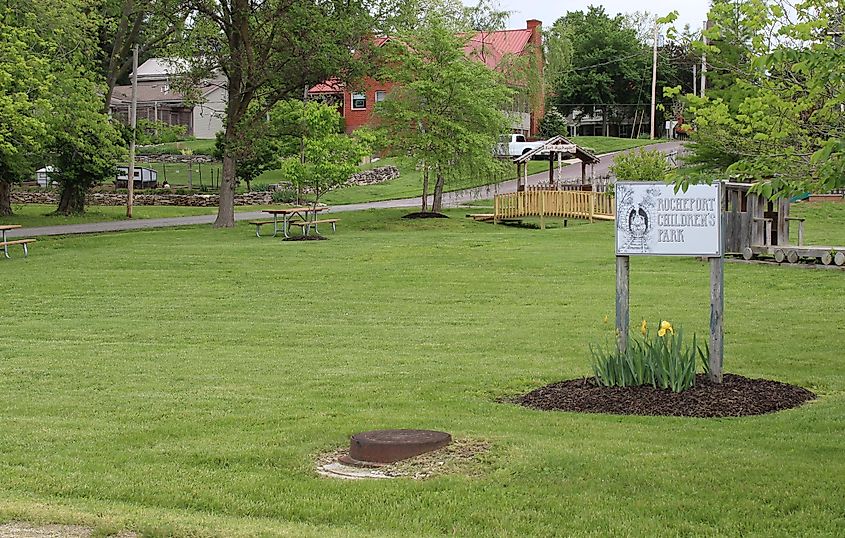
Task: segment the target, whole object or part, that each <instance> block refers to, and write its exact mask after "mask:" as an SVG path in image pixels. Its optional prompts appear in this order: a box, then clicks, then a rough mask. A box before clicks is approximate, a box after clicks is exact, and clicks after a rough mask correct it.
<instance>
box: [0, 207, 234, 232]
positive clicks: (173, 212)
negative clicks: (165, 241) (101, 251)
mask: <svg viewBox="0 0 845 538" xmlns="http://www.w3.org/2000/svg"><path fill="white" fill-rule="evenodd" d="M12 211H13V213H14V214H13V215H12V216H11V217H2V216H0V224H20V225H21V226H23V227H26V228H31V227H35V226H61V225H63V224H84V223H88V222H105V221H111V220H126V206H87V207H86V208H85V213H83V214H81V215H56V214H55V211H56V206H55V205H46V204H12ZM215 213H217V208H216V207H179V206H134V207H133V208H132V218H133V219H158V218H165V217H187V216H191V215H212V214H215Z"/></svg>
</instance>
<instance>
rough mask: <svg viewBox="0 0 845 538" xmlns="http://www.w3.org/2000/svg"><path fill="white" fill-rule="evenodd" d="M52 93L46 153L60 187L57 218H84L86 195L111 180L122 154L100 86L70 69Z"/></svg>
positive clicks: (58, 79) (58, 80)
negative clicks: (50, 134) (69, 216)
mask: <svg viewBox="0 0 845 538" xmlns="http://www.w3.org/2000/svg"><path fill="white" fill-rule="evenodd" d="M55 89H56V93H55V95H54V97H53V105H54V111H53V118H52V120H51V122H50V128H51V132H52V136H51V137H50V139H49V142H48V144H47V146H48V147H47V151H48V154H49V160H50V162H51V163H52V165H53V167H54V168H55V169H56V171H55V172H54V173H53V174H52V177H53V179H54V180H56V181H57V182H58V183H59V190H60V194H59V205H58V208H57V209H56V212H57V213H59V214H63V215H69V214H75V213H82V212H84V211H85V195H86V194H87V193H88V191H89V190H90V189H91V187H93V186H95V185H97V184H99V183H101V182H103V181H105V180H107V179H114V177H115V172H116V165H117V162H118V159H120V158H121V157H123V156H124V155H125V150H124V148H123V146H122V140H121V138H120V133H119V131H118V129H117V128H116V126H115V125H114V124H113V123H111V122H110V121H109V118H108V116H106V115H104V114H103V113H102V102H101V101H100V99H101V97H100V95H101V94H102V90H103V87H102V86H101V85H98V84H96V83H95V82H93V81H92V80H90V79H89V78H86V77H85V76H80V74H79V72H78V71H76V70H74V69H72V68H71V69H69V72H63V73H61V74H60V75H59V76H57V77H56V88H55Z"/></svg>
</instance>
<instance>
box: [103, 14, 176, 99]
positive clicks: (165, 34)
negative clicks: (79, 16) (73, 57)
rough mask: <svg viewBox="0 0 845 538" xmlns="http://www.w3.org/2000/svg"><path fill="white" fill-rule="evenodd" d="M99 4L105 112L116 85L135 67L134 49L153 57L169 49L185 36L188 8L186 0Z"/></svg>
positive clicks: (141, 54)
mask: <svg viewBox="0 0 845 538" xmlns="http://www.w3.org/2000/svg"><path fill="white" fill-rule="evenodd" d="M95 5H97V7H98V8H99V13H98V18H97V21H98V23H99V24H98V27H97V38H98V45H99V49H98V51H97V55H96V57H95V58H96V61H97V69H98V71H99V72H100V74H101V75H102V76H103V78H104V79H105V84H106V91H105V92H104V95H103V97H104V109H103V110H104V112H108V110H109V103H110V101H111V96H112V92H113V91H114V87H115V86H116V85H117V84H118V82H120V81H121V80H122V79H125V78H126V77H127V76H128V75H129V72H130V71H131V69H132V50H133V48H134V47H135V45H137V46H138V55H139V56H140V57H141V58H149V57H152V56H156V55H157V54H159V53H161V52H163V51H167V50H168V49H169V48H170V47H172V46H174V45H175V44H176V43H178V41H179V40H180V39H181V38H182V34H183V32H184V27H185V19H186V11H185V8H184V1H183V0H97V2H96V4H95Z"/></svg>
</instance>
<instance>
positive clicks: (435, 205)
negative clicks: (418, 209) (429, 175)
mask: <svg viewBox="0 0 845 538" xmlns="http://www.w3.org/2000/svg"><path fill="white" fill-rule="evenodd" d="M443 183H444V177H443V171H442V170H440V167H438V168H437V183H435V184H434V199H433V200H432V201H431V211H432V212H434V213H439V212H440V210H441V209H443Z"/></svg>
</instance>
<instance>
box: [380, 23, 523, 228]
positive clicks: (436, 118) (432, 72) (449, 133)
mask: <svg viewBox="0 0 845 538" xmlns="http://www.w3.org/2000/svg"><path fill="white" fill-rule="evenodd" d="M467 39H468V36H467V34H466V33H464V34H456V33H455V32H454V31H453V30H452V28H451V27H450V25H449V24H448V23H447V22H446V21H445V20H444V18H443V17H441V16H431V17H429V18H428V19H427V20H426V22H425V24H424V25H423V26H422V27H420V28H419V29H417V30H416V31H414V32H411V33H408V34H406V35H403V36H401V38H400V39H397V40H393V41H391V42H389V43H388V44H387V45H386V46H385V49H386V62H385V64H384V65H385V67H384V70H383V73H382V74H381V75H380V78H381V79H383V80H389V81H391V82H394V83H396V86H395V87H394V89H393V91H391V92H390V94H389V95H388V97H387V99H385V100H384V101H383V102H381V103H379V104H378V106H377V107H376V116H377V118H378V121H379V123H380V125H381V128H382V129H383V130H384V131H385V136H384V138H385V139H386V140H390V141H391V142H390V143H391V149H392V150H393V151H394V152H395V153H396V154H398V155H402V156H404V157H405V158H407V159H409V160H410V161H411V162H413V163H414V164H415V165H416V166H417V167H418V168H420V169H422V170H423V178H424V179H423V191H422V204H421V205H422V211H426V210H427V209H428V207H427V200H428V183H429V176H430V175H433V176H434V178H435V185H434V197H433V201H432V205H431V210H432V211H440V209H441V208H442V202H443V188H444V185H445V183H446V181H447V180H459V179H460V178H462V177H468V176H469V175H472V174H491V173H497V172H499V171H500V170H501V163H499V162H497V161H496V159H495V158H494V155H493V148H494V147H495V144H496V141H497V139H498V137H499V136H500V135H501V133H503V132H507V130H508V128H509V125H510V123H511V121H510V118H509V117H508V116H507V115H506V114H505V113H504V112H502V111H503V110H507V109H508V107H509V106H510V103H511V100H512V98H513V95H514V92H513V91H512V90H511V89H509V88H508V87H507V86H506V85H505V84H504V80H503V76H502V74H501V73H498V72H496V71H493V70H491V69H489V68H487V67H486V66H485V65H484V64H482V63H480V62H478V61H476V60H473V59H469V58H467V56H466V55H465V54H464V45H465V43H466V40H467Z"/></svg>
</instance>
